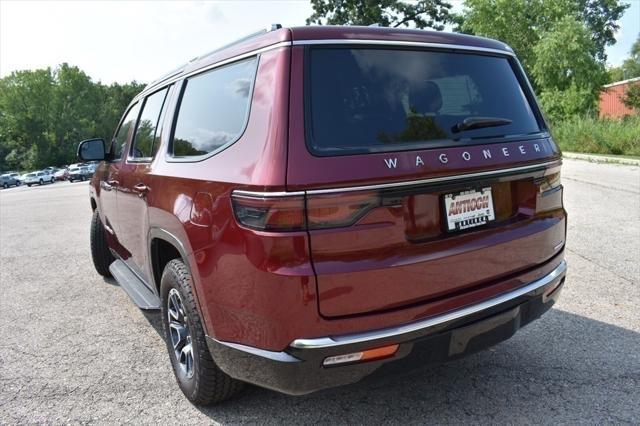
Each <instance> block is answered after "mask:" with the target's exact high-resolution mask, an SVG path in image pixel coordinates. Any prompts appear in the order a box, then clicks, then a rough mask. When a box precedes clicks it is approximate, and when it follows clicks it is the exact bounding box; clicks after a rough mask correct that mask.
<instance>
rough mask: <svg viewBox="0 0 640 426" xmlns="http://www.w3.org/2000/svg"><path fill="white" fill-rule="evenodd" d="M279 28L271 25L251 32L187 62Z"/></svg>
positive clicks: (280, 26)
mask: <svg viewBox="0 0 640 426" xmlns="http://www.w3.org/2000/svg"><path fill="white" fill-rule="evenodd" d="M280 28H282V25H280V24H271V26H269V27H267V28H263V29H261V30H259V31H256V32H253V33H251V34H249V35H246V36H244V37H241V38H239V39H237V40H234V41H232V42H231V43H227V44H225V45H223V46H220V47H218V48H217V49H215V50H212V51H211V52H207V53H205V54H204V55H200V56H197V57H195V58H193V59H192V60H191V61H189V62H193V61H195V60H197V59H203V58H206V57H207V56H210V55H213V54H214V53H216V52H219V51H221V50H223V49H226V48H229V47H231V46H234V45H236V44H239V43H242V42H243V41H247V40H250V39H252V38H254V37H258V36H261V35H263V34H266V33H268V32H271V31H275V30H279V29H280Z"/></svg>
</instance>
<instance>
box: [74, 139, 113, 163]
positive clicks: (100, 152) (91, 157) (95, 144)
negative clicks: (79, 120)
mask: <svg viewBox="0 0 640 426" xmlns="http://www.w3.org/2000/svg"><path fill="white" fill-rule="evenodd" d="M106 157H107V150H106V147H105V143H104V139H87V140H84V141H82V142H80V145H78V158H79V159H80V160H81V161H102V160H104V159H105V158H106Z"/></svg>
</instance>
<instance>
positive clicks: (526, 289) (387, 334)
mask: <svg viewBox="0 0 640 426" xmlns="http://www.w3.org/2000/svg"><path fill="white" fill-rule="evenodd" d="M566 270H567V263H566V261H565V260H563V261H562V263H560V265H558V266H557V267H556V268H555V269H554V270H553V271H551V272H550V273H549V274H547V275H545V276H544V277H542V278H540V279H538V280H536V281H533V282H531V283H529V284H527V285H525V286H523V287H520V288H518V289H516V290H513V291H510V292H508V293H504V294H501V295H500V296H497V297H494V298H493V299H489V300H486V301H484V302H481V303H478V304H475V305H471V306H468V307H466V308H462V309H458V310H456V311H453V312H449V313H446V314H443V315H438V316H435V317H432V318H427V319H425V320H422V321H417V322H414V323H411V324H405V325H400V326H397V327H391V328H385V329H382V330H375V331H370V332H365V333H355V334H347V335H342V336H334V337H319V338H314V339H296V340H294V341H293V342H291V345H290V346H291V347H293V348H296V349H326V348H335V347H339V346H348V345H352V344H355V343H365V342H370V341H375V340H379V339H388V338H393V337H401V336H402V335H405V334H409V333H413V332H416V331H421V330H425V329H428V328H431V327H434V326H437V325H440V324H443V323H446V322H449V321H453V320H457V319H460V318H463V317H466V316H468V315H473V314H475V313H478V312H481V311H484V310H486V309H490V308H492V307H494V306H497V305H500V304H502V303H505V302H508V301H510V300H513V299H515V298H517V297H520V296H523V295H525V294H527V293H530V292H532V291H535V290H537V289H539V288H541V287H544V286H546V285H547V284H550V283H551V282H553V281H554V280H556V279H558V278H560V277H562V276H563V275H564V274H565V273H566Z"/></svg>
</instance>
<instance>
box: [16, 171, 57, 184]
mask: <svg viewBox="0 0 640 426" xmlns="http://www.w3.org/2000/svg"><path fill="white" fill-rule="evenodd" d="M55 181H56V178H55V177H54V176H53V175H52V174H51V172H50V171H49V170H41V171H39V172H33V173H27V175H26V178H25V181H24V183H26V184H27V186H31V185H44V184H45V183H54V182H55Z"/></svg>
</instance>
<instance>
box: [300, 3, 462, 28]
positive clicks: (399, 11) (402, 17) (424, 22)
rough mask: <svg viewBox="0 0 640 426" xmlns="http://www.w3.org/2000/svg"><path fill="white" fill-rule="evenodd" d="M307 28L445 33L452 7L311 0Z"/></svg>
mask: <svg viewBox="0 0 640 426" xmlns="http://www.w3.org/2000/svg"><path fill="white" fill-rule="evenodd" d="M311 6H312V7H313V15H311V16H310V17H309V18H308V19H307V25H311V24H318V25H371V24H380V25H382V26H384V27H400V26H405V27H408V26H409V25H410V24H413V25H414V26H415V27H416V28H426V27H429V28H433V29H436V30H442V29H444V25H443V24H445V23H447V22H450V14H449V10H450V9H451V4H449V3H448V2H446V1H443V0H418V1H414V2H405V1H400V0H380V1H374V0H311Z"/></svg>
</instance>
